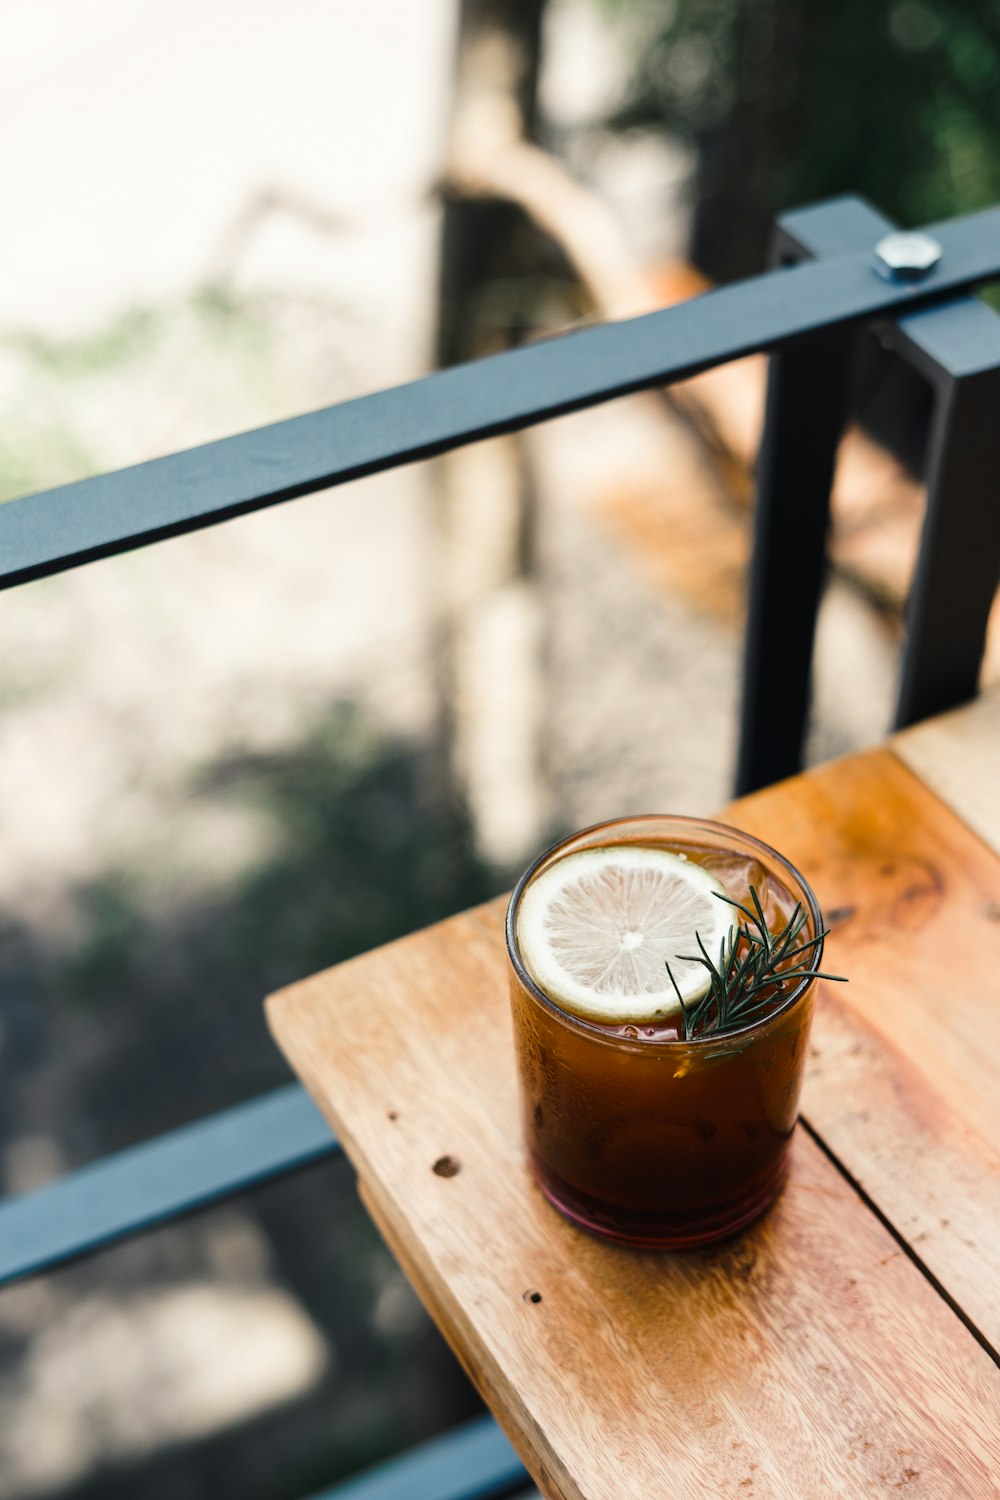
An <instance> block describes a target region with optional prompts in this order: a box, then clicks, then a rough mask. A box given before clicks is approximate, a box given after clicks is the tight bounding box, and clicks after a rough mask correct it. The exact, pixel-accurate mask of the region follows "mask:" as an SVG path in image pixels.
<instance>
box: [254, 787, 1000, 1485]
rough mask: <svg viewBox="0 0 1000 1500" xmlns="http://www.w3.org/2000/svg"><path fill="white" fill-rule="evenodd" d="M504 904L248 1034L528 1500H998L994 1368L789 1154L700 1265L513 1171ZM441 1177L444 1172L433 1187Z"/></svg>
mask: <svg viewBox="0 0 1000 1500" xmlns="http://www.w3.org/2000/svg"><path fill="white" fill-rule="evenodd" d="M900 772H901V774H903V775H906V773H905V772H904V771H902V768H900ZM751 811H752V810H751ZM502 910H503V905H502V903H500V902H494V903H490V904H489V905H487V906H485V907H481V908H478V909H477V910H475V911H472V912H469V913H465V914H464V915H462V916H460V917H457V918H454V919H452V920H451V921H449V922H447V923H444V924H441V925H440V926H438V927H436V928H432V929H429V930H428V931H426V932H424V933H420V934H417V935H415V936H413V937H411V938H408V939H405V940H403V941H402V942H400V943H396V944H393V945H391V946H390V947H388V948H385V949H382V950H379V951H378V952H376V953H373V954H369V955H367V956H365V957H364V958H361V959H358V960H355V961H353V962H352V963H348V964H344V965H342V966H340V967H339V968H337V969H334V970H330V971H328V972H327V973H326V974H322V975H318V976H315V977H314V978H313V979H310V980H307V981H305V982H304V983H303V984H300V985H297V986H293V987H292V988H291V989H290V990H287V991H284V992H283V993H281V994H279V995H278V996H275V997H272V999H271V1000H270V1001H269V1003H268V1015H269V1019H270V1024H271V1026H272V1029H273V1031H274V1034H275V1036H276V1038H277V1040H278V1042H279V1044H280V1045H281V1046H282V1048H283V1049H284V1051H285V1052H286V1054H287V1055H288V1057H289V1059H290V1061H291V1062H292V1064H293V1066H294V1067H295V1068H296V1070H297V1071H298V1072H299V1073H300V1075H301V1076H302V1077H303V1079H304V1081H305V1082H306V1084H307V1086H308V1087H309V1089H310V1091H311V1092H312V1093H313V1095H314V1097H315V1098H316V1099H317V1100H318V1101H319V1103H320V1105H321V1106H322V1108H323V1109H324V1110H325V1112H326V1113H327V1115H328V1117H329V1118H330V1119H331V1121H332V1123H333V1125H334V1127H335V1129H336V1130H337V1131H338V1133H339V1135H340V1137H341V1139H342V1141H343V1142H344V1145H345V1147H346V1149H347V1151H348V1154H349V1155H350V1157H351V1159H352V1160H353V1162H354V1164H355V1166H356V1167H357V1170H358V1173H359V1176H360V1179H361V1182H362V1184H363V1191H364V1194H365V1197H366V1200H367V1201H368V1202H369V1203H370V1205H371V1207H372V1210H373V1212H374V1215H375V1217H376V1219H377V1220H378V1221H379V1222H380V1223H381V1225H382V1226H383V1230H384V1232H385V1234H386V1236H387V1239H388V1240H389V1242H390V1244H391V1245H392V1246H393V1248H394V1249H395V1251H396V1253H397V1254H398V1256H399V1258H400V1260H401V1262H402V1263H403V1265H404V1266H405V1268H406V1269H407V1271H408V1272H409V1274H410V1276H411V1277H412V1279H413V1281H414V1284H415V1285H416V1287H417V1289H418V1291H420V1293H421V1295H422V1296H423V1297H424V1299H425V1301H426V1302H427V1305H428V1307H429V1308H430V1310H431V1312H432V1313H433V1315H434V1316H435V1318H436V1319H437V1321H438V1322H439V1325H440V1326H441V1327H442V1328H443V1330H444V1331H445V1332H446V1334H447V1335H448V1337H449V1338H450V1339H451V1341H452V1343H453V1345H454V1347H455V1348H456V1350H457V1351H458V1352H459V1354H460V1357H461V1358H462V1359H463V1361H464V1362H465V1364H466V1367H467V1368H468V1369H469V1371H470V1374H471V1375H472V1377H473V1379H474V1380H475V1381H476V1383H477V1385H478V1386H479V1388H480V1390H481V1391H482V1392H483V1394H484V1396H485V1397H486V1399H487V1400H488V1402H489V1404H490V1405H491V1407H492V1408H493V1410H494V1411H495V1412H496V1414H497V1416H498V1418H499V1420H500V1421H501V1423H502V1424H503V1425H504V1427H505V1428H506V1429H507V1431H508V1432H509V1434H510V1436H511V1438H512V1439H513V1441H514V1442H515V1443H516V1445H517V1446H518V1448H519V1450H520V1452H521V1453H522V1455H523V1456H524V1458H525V1460H526V1462H527V1465H528V1467H529V1469H530V1470H531V1471H532V1473H533V1475H534V1477H535V1478H536V1480H537V1482H538V1483H539V1484H540V1485H541V1487H542V1489H543V1491H544V1492H545V1493H546V1494H547V1495H549V1496H551V1497H560V1500H584V1497H586V1500H632V1497H635V1500H640V1497H641V1500H651V1497H659V1496H663V1497H670V1500H685V1497H690V1500H696V1497H697V1500H702V1497H705V1496H709V1495H713V1496H732V1497H744V1496H748V1497H752V1500H772V1497H773V1500H778V1497H782V1500H791V1497H794V1500H811V1497H826V1496H830V1497H834V1496H836V1497H842V1496H847V1497H850V1496H853V1495H859V1496H860V1495H866V1496H868V1495H872V1494H885V1495H889V1494H895V1493H896V1492H897V1491H903V1490H906V1489H908V1488H911V1487H912V1489H913V1492H914V1493H915V1494H921V1493H922V1494H924V1495H926V1496H928V1497H931V1496H933V1497H938V1496H948V1497H949V1500H951V1497H959V1496H969V1497H975V1500H985V1497H987V1496H989V1495H991V1494H997V1493H1000V1492H998V1491H997V1489H996V1480H995V1476H996V1475H997V1473H998V1472H1000V1437H998V1434H1000V1386H998V1375H997V1369H996V1366H995V1365H994V1363H993V1361H992V1360H991V1359H990V1358H989V1356H988V1354H987V1353H986V1352H985V1351H984V1350H983V1349H982V1348H981V1347H980V1345H979V1344H978V1343H977V1342H976V1340H975V1339H974V1338H973V1337H972V1335H971V1334H970V1333H969V1332H968V1330H967V1329H966V1328H964V1327H963V1325H962V1323H961V1322H960V1321H959V1320H958V1318H956V1317H955V1315H954V1314H953V1313H952V1311H951V1310H950V1309H949V1308H948V1306H947V1304H946V1303H945V1302H944V1301H943V1300H942V1299H941V1298H940V1297H939V1296H938V1295H937V1293H936V1292H935V1291H934V1289H933V1288H932V1286H931V1285H930V1283H929V1282H928V1281H927V1280H926V1278H925V1277H924V1276H923V1275H922V1274H921V1272H920V1271H919V1270H918V1269H917V1267H916V1266H915V1265H914V1264H913V1262H912V1261H911V1260H910V1259H909V1258H908V1257H907V1255H906V1254H905V1253H904V1252H903V1251H902V1250H901V1249H900V1248H899V1246H898V1244H897V1243H896V1241H895V1240H894V1239H893V1237H892V1236H891V1235H890V1234H889V1233H888V1231H887V1230H886V1229H885V1228H884V1227H883V1226H882V1225H881V1224H880V1222H879V1221H878V1219H877V1218H876V1217H875V1215H873V1214H872V1213H871V1212H870V1211H869V1210H868V1209H867V1208H866V1207H865V1206H864V1204H863V1202H862V1200H861V1199H860V1198H859V1197H858V1196H857V1194H856V1193H855V1192H854V1190H853V1189H852V1188H851V1187H850V1185H849V1184H848V1183H847V1182H846V1181H845V1179H844V1177H843V1176H842V1175H841V1173H840V1172H839V1171H838V1170H837V1169H836V1168H835V1167H834V1166H833V1165H832V1164H831V1162H830V1161H829V1160H828V1159H827V1157H826V1156H825V1155H824V1154H823V1152H821V1151H820V1149H819V1148H818V1147H817V1146H816V1145H815V1144H814V1143H813V1141H812V1140H810V1138H809V1137H808V1136H807V1135H805V1134H803V1133H801V1132H800V1134H799V1137H798V1139H797V1141H796V1149H795V1153H794V1164H793V1171H792V1176H791V1179H790V1182H789V1184H788V1187H787V1188H786V1190H785V1192H784V1193H783V1195H782V1197H781V1198H780V1200H779V1202H778V1203H777V1205H776V1206H775V1208H774V1209H773V1210H772V1212H771V1213H770V1214H769V1215H767V1216H766V1217H765V1219H764V1220H762V1221H761V1222H760V1223H759V1224H758V1225H757V1226H755V1227H754V1228H752V1229H751V1230H750V1231H749V1232H747V1233H746V1234H744V1235H743V1236H741V1237H740V1238H739V1239H737V1240H735V1241H734V1242H731V1243H730V1244H728V1245H726V1246H724V1247H722V1248H719V1249H715V1250H712V1251H702V1252H697V1253H687V1254H685V1255H676V1256H671V1255H666V1254H652V1253H645V1254H643V1253H640V1252H635V1251H629V1250H624V1249H620V1248H617V1247H614V1246H609V1245H606V1244H603V1243H601V1242H599V1241H597V1240H596V1239H593V1238H591V1237H589V1236H587V1235H584V1234H582V1233H580V1232H579V1231H578V1230H575V1229H574V1228H573V1227H571V1226H570V1225H568V1224H567V1223H565V1222H564V1221H563V1220H562V1219H561V1218H560V1217H559V1216H558V1215H557V1214H555V1213H554V1212H553V1210H552V1209H551V1208H550V1207H549V1206H548V1205H547V1204H546V1203H545V1202H544V1200H543V1199H542V1198H541V1196H540V1194H539V1193H538V1191H537V1190H536V1188H535V1187H534V1185H533V1183H532V1182H531V1180H530V1178H529V1177H528V1174H527V1172H526V1169H525V1167H524V1164H523V1160H522V1154H521V1146H520V1138H519V1127H518V1118H517V1103H516V1085H515V1076H514V1063H513V1051H512V1040H511V1035H510V1021H509V1015H508V1009H507V998H506V984H505V965H504V953H503V939H502V930H501V919H502ZM443 1158H450V1159H451V1162H450V1166H451V1167H452V1168H453V1167H455V1166H457V1167H458V1170H457V1171H452V1172H451V1175H440V1174H439V1172H435V1170H434V1165H435V1163H438V1164H440V1163H441V1162H442V1159H443ZM533 1294H536V1296H537V1299H538V1300H533Z"/></svg>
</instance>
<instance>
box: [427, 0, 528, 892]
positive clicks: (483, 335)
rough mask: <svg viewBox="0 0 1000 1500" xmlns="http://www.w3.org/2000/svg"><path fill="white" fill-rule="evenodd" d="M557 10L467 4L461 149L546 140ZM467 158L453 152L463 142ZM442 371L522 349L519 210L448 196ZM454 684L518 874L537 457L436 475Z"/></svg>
mask: <svg viewBox="0 0 1000 1500" xmlns="http://www.w3.org/2000/svg"><path fill="white" fill-rule="evenodd" d="M543 10H544V0H463V3H462V6H461V11H460V23H459V37H458V59H457V78H456V89H455V106H454V116H453V124H452V135H453V150H456V149H471V151H472V152H473V153H475V150H476V147H477V142H478V141H480V140H481V141H482V142H483V144H484V149H488V148H489V144H490V142H491V140H492V139H493V138H494V136H496V135H498V134H500V133H504V132H505V133H507V134H515V135H519V136H521V137H522V138H527V139H530V138H532V137H533V135H534V134H535V126H536V115H537V89H538V75H539V65H540V55H541V30H542V13H543ZM459 140H460V141H461V142H462V143H463V144H462V145H461V146H456V142H457V141H459ZM444 201H445V209H444V224H443V232H442V255H441V281H440V295H439V308H440V313H439V319H440V322H439V331H438V362H439V364H440V365H442V366H446V365H451V364H455V363H458V362H461V361H464V360H468V359H474V358H477V357H480V356H482V355H485V354H490V353H494V352H497V351H498V350H501V349H504V348H508V347H511V346H512V345H515V344H517V343H519V342H520V341H521V338H522V335H523V333H524V331H525V328H526V327H527V326H530V323H529V317H528V313H529V309H528V301H527V299H526V297H525V292H524V288H525V285H526V282H527V281H528V280H529V279H530V278H531V277H532V276H537V274H538V270H539V266H540V264H541V261H542V258H543V255H544V254H545V250H546V246H545V241H544V240H543V238H542V236H541V235H540V234H539V233H538V231H537V230H536V229H535V228H534V226H533V225H532V224H531V223H530V221H529V220H528V219H527V218H526V216H525V215H524V213H523V212H522V210H520V209H519V208H517V207H514V206H513V205H511V204H509V203H504V202H501V201H499V200H498V199H495V198H489V197H486V198H477V199H473V198H469V197H463V196H460V195H459V194H458V193H456V192H455V191H454V190H450V189H449V188H448V187H447V184H446V187H445V200H444ZM438 469H439V476H440V486H439V502H438V510H437V514H438V518H439V525H438V547H439V567H440V570H441V587H440V588H439V590H438V597H439V600H440V602H441V605H442V615H441V635H440V657H441V661H442V669H443V675H444V679H445V680H444V694H443V698H442V723H441V733H442V739H443V742H444V754H445V758H446V763H447V764H448V766H449V768H450V771H451V776H452V780H453V784H455V785H457V788H458V790H459V791H460V793H461V795H462V797H463V800H464V801H465V803H466V805H467V807H468V809H469V813H470V815H471V819H472V824H473V828H474V833H475V839H476V845H477V852H478V853H479V854H480V856H481V857H482V858H484V859H485V860H487V861H488V862H489V863H490V864H491V865H493V866H496V867H499V868H511V867H513V866H515V865H517V864H518V863H520V862H522V861H523V859H524V858H525V856H526V853H527V852H528V851H530V849H531V848H532V847H533V845H534V844H535V843H536V842H537V840H538V838H539V836H540V834H541V831H542V825H543V823H544V812H543V809H542V796H541V781H540V776H539V760H540V690H539V684H540V641H541V620H540V605H539V601H538V599H537V597H536V591H535V589H534V587H533V585H532V581H531V575H532V570H533V556H534V503H533V490H532V483H531V475H530V472H529V469H528V465H527V461H526V450H525V445H524V443H523V441H522V440H521V438H520V437H518V436H516V435H514V436H510V437H504V438H496V439H492V440H490V441H489V442H486V443H477V444H475V445H473V446H472V447H470V448H465V449H461V450H459V451H458V452H455V453H452V454H449V455H447V456H446V457H445V458H444V459H442V460H441V462H440V464H439V465H438Z"/></svg>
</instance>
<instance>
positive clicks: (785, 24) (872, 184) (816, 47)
mask: <svg viewBox="0 0 1000 1500" xmlns="http://www.w3.org/2000/svg"><path fill="white" fill-rule="evenodd" d="M607 3H608V4H609V5H611V6H612V7H613V8H614V9H615V10H617V11H618V12H620V13H622V15H623V19H624V20H628V21H629V23H630V26H631V27H633V28H634V30H635V33H636V35H637V37H639V38H641V39H642V45H641V47H640V48H639V49H637V58H636V63H635V68H634V73H633V78H632V87H631V90H630V96H629V98H628V101H627V103H626V105H625V107H624V108H623V109H622V111H621V112H620V114H619V115H618V117H617V119H616V121H615V123H616V124H617V125H618V126H620V127H628V126H639V125H642V126H647V127H648V126H650V125H655V126H659V127H661V128H663V129H665V130H667V131H669V132H670V133H672V134H674V135H681V136H683V137H686V138H687V139H689V140H690V141H691V142H692V143H693V144H694V146H695V147H696V150H697V159H698V169H697V181H696V183H695V184H694V191H695V194H696V207H695V231H694V246H693V253H694V257H695V259H696V260H697V261H698V263H699V264H700V265H702V266H703V267H704V269H705V270H706V271H708V272H709V274H711V275H712V276H714V277H717V278H720V279H724V278H727V277H731V276H737V275H744V274H747V273H749V272H752V271H754V270H756V269H758V268H759V267H760V265H761V262H762V258H763V254H764V247H765V244H766V239H767V234H768V226H769V224H770V222H771V220H772V219H773V217H774V215H775V213H776V212H779V211H780V210H781V209H783V208H787V207H790V206H792V205H794V204H799V203H806V202H810V201H812V200H815V199H818V198H823V197H827V196H829V195H831V194H835V193H843V192H857V193H861V194H863V195H865V196H866V197H868V198H869V199H871V201H872V202H873V203H874V204H875V205H876V206H877V207H878V208H880V209H881V210H882V211H883V212H885V213H887V214H889V215H890V216H892V217H893V218H895V219H897V220H898V222H899V223H900V224H901V225H903V226H911V225H916V224H921V223H927V222H932V221H934V220H935V219H943V218H948V217H950V216H951V215H953V214H958V213H966V212H969V211H971V210H974V209H976V208H981V207H986V206H988V205H990V204H993V203H996V202H1000V0H892V3H885V0H673V3H671V0H607Z"/></svg>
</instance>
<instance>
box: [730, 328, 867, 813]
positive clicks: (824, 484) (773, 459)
mask: <svg viewBox="0 0 1000 1500" xmlns="http://www.w3.org/2000/svg"><path fill="white" fill-rule="evenodd" d="M852 342H853V341H852V340H851V338H850V334H849V332H848V331H846V330H844V329H836V330H833V331H831V332H828V333H822V334H818V335H815V336H814V337H813V338H810V339H806V340H803V342H802V343H801V344H798V345H792V346H790V347H789V348H787V349H783V350H781V352H780V353H778V354H772V355H771V359H770V364H769V369H768V381H767V407H766V412H765V417H764V434H763V437H762V439H761V447H760V456H759V458H758V461H757V502H756V507H755V511H754V540H753V558H752V562H751V567H750V585H749V599H748V603H747V625H746V637H745V644H744V656H743V699H742V705H743V706H742V712H741V716H740V739H739V750H738V753H737V760H736V792H737V795H738V796H742V795H743V794H744V793H746V792H752V791H754V790H755V789H756V788H757V787H760V786H767V785H768V784H769V783H770V782H772V781H780V780H782V778H783V777H785V776H790V775H792V774H793V773H794V772H795V771H797V770H798V769H799V766H800V765H801V762H802V741H803V736H804V733H805V724H806V717H807V712H808V707H809V683H810V676H811V669H812V654H813V639H814V636H815V631H816V612H817V608H818V606H819V596H820V590H821V588H822V583H823V574H824V571H825V567H826V533H827V524H828V520H829V513H830V485H831V481H832V479H833V469H834V463H835V461H836V455H837V446H838V444H839V442H840V434H841V431H842V429H843V425H844V415H845V411H846V389H847V375H848V367H849V357H850V351H851V347H852Z"/></svg>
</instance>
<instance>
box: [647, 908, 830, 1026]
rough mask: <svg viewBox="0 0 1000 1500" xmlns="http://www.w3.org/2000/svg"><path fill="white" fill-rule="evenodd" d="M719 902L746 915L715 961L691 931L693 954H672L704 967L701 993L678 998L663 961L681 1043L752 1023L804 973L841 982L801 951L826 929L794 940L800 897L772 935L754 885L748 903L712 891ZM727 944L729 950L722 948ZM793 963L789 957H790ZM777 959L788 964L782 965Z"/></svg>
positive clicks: (801, 922)
mask: <svg viewBox="0 0 1000 1500" xmlns="http://www.w3.org/2000/svg"><path fill="white" fill-rule="evenodd" d="M716 895H717V896H718V899H719V900H720V901H725V902H727V903H728V904H729V905H730V906H733V907H735V908H736V910H737V911H738V912H739V913H740V914H741V915H742V916H743V917H744V918H745V920H744V921H742V922H738V923H737V927H736V937H735V940H733V939H732V936H730V942H729V944H728V945H727V943H726V941H725V940H723V942H722V943H721V944H720V945H719V957H718V960H717V961H716V960H714V959H713V958H712V956H711V954H710V953H709V952H708V950H707V949H706V947H705V944H704V943H703V942H702V940H701V934H700V933H698V932H696V933H695V935H694V937H695V942H696V943H697V945H698V952H697V953H678V955H677V957H678V958H679V959H683V960H684V961H685V962H687V963H696V964H701V965H702V966H703V967H704V968H706V969H707V970H708V975H709V985H708V989H707V991H706V992H705V994H704V995H703V996H702V998H701V999H700V1000H698V1001H695V1002H694V1003H693V1004H690V1005H689V1004H687V1003H686V1002H685V1001H684V1000H683V999H682V997H681V992H680V989H679V988H678V985H677V980H676V979H675V978H674V975H673V970H672V969H671V967H670V965H669V963H668V964H667V966H666V969H667V973H668V975H669V976H670V983H671V984H672V985H673V987H674V992H675V993H676V995H677V999H678V1001H679V1002H680V1007H681V1017H682V1021H683V1026H682V1030H683V1034H684V1040H685V1041H686V1042H690V1041H693V1040H694V1039H696V1038H697V1037H703V1036H720V1035H723V1034H725V1033H726V1032H730V1031H738V1030H740V1029H741V1028H742V1027H744V1026H749V1025H751V1024H752V1023H753V1022H754V1021H757V1020H759V1019H760V1018H761V1016H763V1015H766V1014H767V1012H768V1011H769V1010H773V1009H774V1007H775V1002H776V1001H777V1000H779V999H780V998H781V996H782V995H785V994H787V993H788V992H789V989H791V988H794V985H795V984H796V983H797V982H798V981H799V980H800V979H805V978H807V977H809V978H814V979H830V980H834V981H835V982H836V983H838V984H845V983H846V980H845V979H844V977H843V975H841V974H819V973H814V972H813V971H812V970H811V969H810V968H809V961H808V958H807V956H806V955H808V954H810V953H811V952H812V951H813V949H814V948H816V947H817V946H818V945H819V944H820V943H821V942H822V941H823V939H824V938H825V937H826V935H827V934H826V931H824V932H821V933H818V934H817V936H816V937H813V938H807V939H806V940H805V942H802V943H797V942H796V939H797V938H798V937H799V934H800V933H801V932H802V929H803V928H804V927H805V925H806V922H807V920H808V914H807V912H806V909H805V907H804V906H803V905H802V903H801V901H799V902H796V905H795V910H794V911H793V912H792V915H791V916H790V917H789V919H788V922H787V923H786V925H785V926H784V927H783V928H782V930H781V931H780V932H779V933H777V934H776V935H775V934H773V933H771V932H770V931H769V930H768V926H767V920H766V918H765V916H764V909H763V907H762V906H761V904H760V898H759V897H758V895H757V892H756V891H755V890H754V888H753V886H751V887H750V903H751V906H752V907H753V910H752V911H751V910H750V907H747V906H743V905H742V904H741V903H740V902H739V901H734V900H733V898H732V897H731V896H724V895H722V894H721V893H719V892H716ZM727 946H728V952H727ZM796 959H797V960H798V962H797V963H796V962H794V960H796ZM782 964H786V965H788V967H786V968H781V967H780V966H781V965H782Z"/></svg>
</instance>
